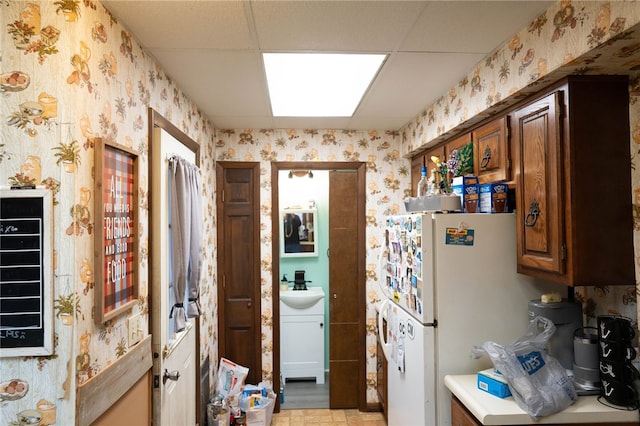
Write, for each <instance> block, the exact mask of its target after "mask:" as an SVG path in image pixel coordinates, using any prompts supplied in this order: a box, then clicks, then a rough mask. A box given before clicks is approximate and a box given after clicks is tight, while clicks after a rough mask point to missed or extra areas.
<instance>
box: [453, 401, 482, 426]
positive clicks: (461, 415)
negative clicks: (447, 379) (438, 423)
mask: <svg viewBox="0 0 640 426" xmlns="http://www.w3.org/2000/svg"><path fill="white" fill-rule="evenodd" d="M451 426H482V423H480V422H479V421H478V419H476V418H475V416H474V415H473V414H471V412H469V410H467V407H465V406H464V405H462V403H461V402H460V400H459V399H458V398H456V397H455V395H451Z"/></svg>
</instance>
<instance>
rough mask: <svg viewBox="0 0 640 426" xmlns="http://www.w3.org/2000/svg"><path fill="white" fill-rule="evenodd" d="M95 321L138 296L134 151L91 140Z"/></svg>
mask: <svg viewBox="0 0 640 426" xmlns="http://www.w3.org/2000/svg"><path fill="white" fill-rule="evenodd" d="M94 166H95V191H94V192H95V197H94V203H95V205H94V212H95V219H96V222H95V223H96V226H95V230H96V235H95V238H94V241H95V247H94V256H95V264H94V270H95V279H96V281H95V282H96V286H95V297H96V300H95V321H96V322H98V323H103V322H105V321H108V320H110V319H112V318H113V317H115V316H117V315H119V314H120V313H122V312H123V311H125V310H128V309H131V308H132V307H133V305H134V304H135V303H137V300H138V278H139V264H138V251H139V244H140V242H139V233H138V154H137V153H136V152H135V151H133V150H131V149H129V148H127V147H124V146H120V145H117V144H114V143H111V142H107V141H104V140H102V139H100V140H96V143H95V161H94Z"/></svg>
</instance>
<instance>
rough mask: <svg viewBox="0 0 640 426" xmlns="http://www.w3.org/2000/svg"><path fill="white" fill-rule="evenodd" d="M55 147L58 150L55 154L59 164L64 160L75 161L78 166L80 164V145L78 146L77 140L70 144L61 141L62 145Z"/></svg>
mask: <svg viewBox="0 0 640 426" xmlns="http://www.w3.org/2000/svg"><path fill="white" fill-rule="evenodd" d="M53 149H54V150H55V151H56V153H55V154H53V155H54V156H55V157H56V164H57V165H58V166H59V165H60V163H62V162H65V163H73V164H75V165H76V166H77V165H79V164H80V147H79V146H78V141H77V140H72V141H71V142H69V143H68V144H67V143H64V142H60V145H58V146H56V147H54V148H53Z"/></svg>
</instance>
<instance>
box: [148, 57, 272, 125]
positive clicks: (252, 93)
mask: <svg viewBox="0 0 640 426" xmlns="http://www.w3.org/2000/svg"><path fill="white" fill-rule="evenodd" d="M151 54H152V55H153V56H154V57H155V58H156V59H157V60H158V61H159V62H160V63H161V64H162V67H163V68H164V70H165V71H166V73H167V74H168V75H169V76H170V77H171V78H172V79H173V81H175V82H176V84H177V85H178V86H179V87H180V88H181V89H182V90H183V91H185V92H186V93H188V94H189V97H190V98H191V99H192V100H193V101H194V102H195V103H196V104H197V105H199V106H200V107H201V108H202V110H203V112H204V113H205V114H207V115H217V116H224V115H231V116H233V115H246V116H268V115H270V114H271V111H270V109H269V103H268V98H267V90H266V84H265V79H264V73H263V72H262V65H261V60H260V56H259V55H258V54H257V53H253V52H237V51H236V52H219V51H213V50H172V49H154V50H152V51H151Z"/></svg>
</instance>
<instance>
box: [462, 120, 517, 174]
mask: <svg viewBox="0 0 640 426" xmlns="http://www.w3.org/2000/svg"><path fill="white" fill-rule="evenodd" d="M472 134H473V168H474V170H475V172H476V174H477V175H478V181H479V182H480V183H488V182H496V181H500V180H509V179H511V163H510V162H511V159H510V157H511V156H510V151H509V117H508V116H505V117H500V118H499V119H497V120H493V121H491V122H489V123H487V124H485V125H483V126H480V127H479V128H477V129H475V130H474V131H473V133H472Z"/></svg>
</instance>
